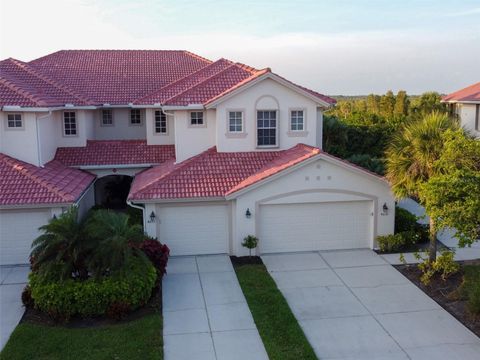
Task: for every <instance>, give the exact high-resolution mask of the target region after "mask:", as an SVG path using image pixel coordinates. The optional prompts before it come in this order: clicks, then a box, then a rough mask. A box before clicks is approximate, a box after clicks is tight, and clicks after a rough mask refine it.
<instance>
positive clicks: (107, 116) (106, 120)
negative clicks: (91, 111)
mask: <svg viewBox="0 0 480 360" xmlns="http://www.w3.org/2000/svg"><path fill="white" fill-rule="evenodd" d="M112 125H113V112H112V109H103V110H102V126H112Z"/></svg>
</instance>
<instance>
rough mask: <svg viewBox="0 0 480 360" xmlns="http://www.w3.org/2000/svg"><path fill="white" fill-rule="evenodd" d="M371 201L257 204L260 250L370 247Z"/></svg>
mask: <svg viewBox="0 0 480 360" xmlns="http://www.w3.org/2000/svg"><path fill="white" fill-rule="evenodd" d="M371 212H372V202H371V201H352V202H328V203H304V204H280V205H263V206H260V224H259V227H260V232H259V233H260V236H259V239H260V242H259V246H260V251H261V252H262V253H269V252H290V251H315V250H333V249H354V248H367V247H370V240H371V237H372V222H373V220H372V219H373V217H372V216H371Z"/></svg>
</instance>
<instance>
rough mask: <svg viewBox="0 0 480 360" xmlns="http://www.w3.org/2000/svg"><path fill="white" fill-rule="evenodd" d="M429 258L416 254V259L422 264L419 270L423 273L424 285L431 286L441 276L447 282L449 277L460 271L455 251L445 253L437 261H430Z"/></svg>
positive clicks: (422, 280)
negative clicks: (435, 278) (433, 280)
mask: <svg viewBox="0 0 480 360" xmlns="http://www.w3.org/2000/svg"><path fill="white" fill-rule="evenodd" d="M426 254H427V257H425V258H423V257H422V256H421V255H420V254H418V253H416V254H415V257H416V258H417V259H418V260H421V262H420V263H419V264H418V268H419V269H420V271H421V272H422V276H421V277H420V281H421V282H422V283H423V284H424V285H428V284H430V282H431V280H432V278H433V277H434V276H435V275H436V274H439V275H440V276H441V278H442V280H443V281H445V280H446V279H447V278H448V277H449V276H451V275H452V274H455V273H456V272H458V270H459V269H460V265H459V264H458V263H456V262H455V261H454V257H455V252H453V251H449V250H446V251H443V252H442V253H441V254H440V256H438V257H437V258H436V260H435V261H430V260H429V258H428V251H427V253H426Z"/></svg>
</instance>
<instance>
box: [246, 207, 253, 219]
mask: <svg viewBox="0 0 480 360" xmlns="http://www.w3.org/2000/svg"><path fill="white" fill-rule="evenodd" d="M245 217H246V218H247V219H250V218H251V217H252V213H251V212H250V209H249V208H247V211H245Z"/></svg>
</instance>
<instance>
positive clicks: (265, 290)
mask: <svg viewBox="0 0 480 360" xmlns="http://www.w3.org/2000/svg"><path fill="white" fill-rule="evenodd" d="M235 271H236V273H237V277H238V280H239V282H240V286H241V287H242V290H243V293H244V294H245V297H246V298H247V302H248V306H249V307H250V311H251V312H252V315H253V319H254V320H255V324H256V325H257V328H258V331H259V332H260V336H261V337H262V340H263V344H264V345H265V349H266V350H267V353H268V356H269V357H270V359H271V360H280V359H281V360H286V359H292V360H298V359H302V360H306V359H317V357H316V356H315V353H314V352H313V349H312V347H311V346H310V344H309V342H308V341H307V339H306V337H305V334H304V333H303V331H302V329H301V328H300V325H298V322H297V320H296V319H295V317H294V316H293V314H292V312H291V310H290V307H289V306H288V304H287V302H286V300H285V298H284V297H283V295H282V294H281V293H280V290H278V288H277V285H276V284H275V282H274V281H273V279H272V278H271V277H270V275H269V274H268V272H267V269H266V268H265V266H264V265H241V266H236V267H235Z"/></svg>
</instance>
